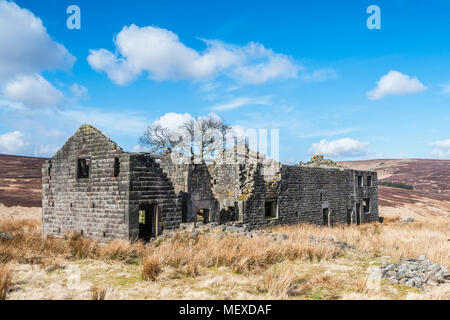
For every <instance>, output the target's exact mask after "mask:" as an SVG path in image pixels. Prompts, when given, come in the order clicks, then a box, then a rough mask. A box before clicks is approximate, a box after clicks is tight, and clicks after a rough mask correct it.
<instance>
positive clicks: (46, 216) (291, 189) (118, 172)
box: [42, 125, 378, 241]
mask: <svg viewBox="0 0 450 320" xmlns="http://www.w3.org/2000/svg"><path fill="white" fill-rule="evenodd" d="M219 158H220V157H219ZM221 158H222V160H224V159H225V158H226V159H227V160H228V161H213V162H210V163H205V162H204V161H202V162H201V163H184V162H183V161H179V159H180V157H179V156H178V155H175V154H174V153H171V152H166V153H165V154H164V155H159V156H156V155H152V154H149V153H133V152H124V151H123V150H122V148H120V147H119V146H118V145H117V144H116V143H114V142H113V141H111V140H110V139H109V138H108V137H107V136H106V135H104V134H103V133H102V132H100V131H99V130H98V129H96V128H94V127H92V126H90V125H83V126H81V127H80V128H79V129H78V131H77V132H76V133H75V134H74V135H73V136H72V137H71V138H69V139H68V141H67V142H66V143H65V144H64V145H63V147H62V148H61V149H60V150H59V151H57V152H56V154H55V155H54V156H53V157H52V158H51V159H49V160H48V161H46V163H45V164H44V165H43V168H42V180H43V182H42V183H43V198H42V227H43V234H44V236H62V235H64V234H65V233H66V232H70V231H75V232H79V233H81V234H83V235H84V236H87V237H92V238H97V239H99V240H100V241H108V240H111V239H117V238H120V239H130V240H136V239H144V240H148V239H150V238H152V237H157V236H159V235H161V234H162V233H163V232H164V231H167V230H173V229H177V228H179V227H180V225H181V224H182V223H189V222H196V223H208V222H215V223H225V222H228V223H235V224H237V225H245V226H247V227H248V228H256V227H260V226H271V225H278V224H294V223H313V224H318V225H325V226H332V225H335V224H361V223H365V222H370V221H377V220H378V198H377V175H376V173H375V172H368V171H356V170H350V169H348V168H342V167H339V166H336V165H335V166H326V167H323V166H322V165H320V163H319V164H317V165H314V164H311V165H303V164H299V165H284V164H280V163H278V162H275V161H273V160H267V159H265V158H264V156H263V155H259V154H258V153H255V152H251V151H249V150H248V149H245V148H244V149H239V148H238V147H237V146H236V147H235V148H233V149H231V150H227V151H226V152H223V155H221Z"/></svg>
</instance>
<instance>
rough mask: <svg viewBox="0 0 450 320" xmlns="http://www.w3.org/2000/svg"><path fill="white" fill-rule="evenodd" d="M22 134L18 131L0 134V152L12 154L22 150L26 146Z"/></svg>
mask: <svg viewBox="0 0 450 320" xmlns="http://www.w3.org/2000/svg"><path fill="white" fill-rule="evenodd" d="M23 136H24V135H23V133H22V132H20V131H13V132H9V133H5V134H2V135H0V153H8V154H14V153H16V152H19V151H21V150H23V149H24V147H26V146H27V143H26V142H25V141H24V140H23Z"/></svg>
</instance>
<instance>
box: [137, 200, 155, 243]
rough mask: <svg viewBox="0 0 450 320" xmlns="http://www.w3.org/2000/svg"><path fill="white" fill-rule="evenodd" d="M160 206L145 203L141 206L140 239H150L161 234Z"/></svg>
mask: <svg viewBox="0 0 450 320" xmlns="http://www.w3.org/2000/svg"><path fill="white" fill-rule="evenodd" d="M159 233H160V232H159V217H158V206H157V205H155V204H143V205H140V206H139V239H142V240H144V241H149V240H150V239H151V238H156V237H157V236H159Z"/></svg>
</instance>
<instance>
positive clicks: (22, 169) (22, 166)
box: [0, 154, 47, 207]
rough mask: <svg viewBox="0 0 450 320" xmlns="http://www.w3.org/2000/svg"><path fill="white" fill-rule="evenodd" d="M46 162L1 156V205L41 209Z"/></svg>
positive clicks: (29, 158) (36, 159)
mask: <svg viewBox="0 0 450 320" xmlns="http://www.w3.org/2000/svg"><path fill="white" fill-rule="evenodd" d="M45 160H47V159H45V158H31V157H22V156H10V155H1V154H0V203H3V204H4V205H6V206H24V207H40V206H41V201H42V173H41V167H42V164H43V163H44V161H45Z"/></svg>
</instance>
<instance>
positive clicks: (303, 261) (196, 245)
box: [0, 218, 450, 299]
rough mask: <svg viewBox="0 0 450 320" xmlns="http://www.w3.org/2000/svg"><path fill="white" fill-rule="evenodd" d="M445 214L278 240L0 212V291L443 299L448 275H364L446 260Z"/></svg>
mask: <svg viewBox="0 0 450 320" xmlns="http://www.w3.org/2000/svg"><path fill="white" fill-rule="evenodd" d="M448 221H449V220H448V218H433V219H432V220H430V221H418V222H413V223H408V224H401V223H399V222H398V219H394V218H392V219H385V223H384V224H378V223H374V224H367V225H362V226H358V227H356V226H350V227H347V226H336V227H333V228H323V227H320V226H313V225H296V226H285V227H276V228H272V229H271V230H270V231H272V232H276V233H278V234H286V235H287V236H288V237H287V239H285V240H276V239H274V238H273V237H272V236H270V235H266V234H258V235H255V236H253V237H246V236H244V235H241V234H223V233H222V232H221V231H219V229H211V230H207V229H206V230H204V231H203V232H202V233H200V234H195V235H191V234H190V233H189V232H177V233H176V234H175V236H173V237H168V238H165V239H158V240H157V241H155V242H153V243H151V244H144V243H141V242H136V243H130V242H128V241H121V240H115V241H112V242H110V243H109V244H106V245H102V244H99V243H98V242H96V241H94V240H91V239H86V238H83V237H81V236H80V235H78V234H68V235H66V237H65V238H64V239H56V238H50V239H42V238H41V236H40V227H41V226H40V222H39V221H38V220H0V233H6V234H10V235H13V236H14V237H13V238H12V239H0V299H1V298H6V299H104V298H106V299H405V298H406V299H450V288H449V285H448V284H445V285H441V286H438V287H430V288H427V289H426V290H424V291H418V290H417V289H413V288H409V287H405V286H402V285H394V284H390V283H387V282H386V281H376V280H373V279H372V278H371V276H370V275H371V273H373V271H374V270H375V268H376V267H377V266H378V265H379V264H380V263H381V262H384V261H389V262H396V261H398V260H400V259H402V258H405V257H417V256H419V255H421V254H425V255H426V257H427V258H428V259H429V260H431V261H433V262H437V263H440V264H443V265H446V266H449V265H450V255H449V252H450V241H449V240H450V239H449V234H450V226H449V223H448ZM312 237H314V238H315V239H321V240H320V241H311V238H312ZM330 237H332V238H333V239H334V240H335V241H343V242H346V243H348V244H350V245H353V246H355V247H356V249H348V250H340V249H339V248H338V247H337V246H336V245H334V242H333V241H329V240H328V239H329V238H330Z"/></svg>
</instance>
